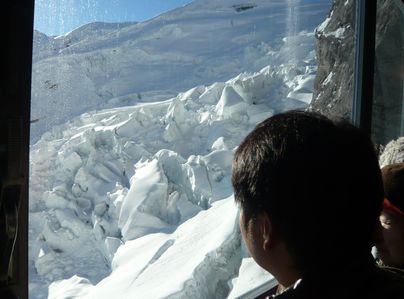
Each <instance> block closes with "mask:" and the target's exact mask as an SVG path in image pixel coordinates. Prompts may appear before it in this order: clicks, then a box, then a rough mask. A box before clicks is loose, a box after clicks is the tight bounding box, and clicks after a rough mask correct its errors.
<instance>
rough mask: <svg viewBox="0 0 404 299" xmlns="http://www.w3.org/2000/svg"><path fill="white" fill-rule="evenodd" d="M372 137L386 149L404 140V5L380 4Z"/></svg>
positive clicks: (395, 3) (388, 2) (381, 2)
mask: <svg viewBox="0 0 404 299" xmlns="http://www.w3.org/2000/svg"><path fill="white" fill-rule="evenodd" d="M377 10H378V12H377V23H376V25H377V26H376V53H375V55H376V59H375V84H374V107H373V127H372V129H373V137H374V140H375V142H376V143H378V144H380V145H382V146H385V145H386V144H387V143H388V142H390V141H392V140H395V139H397V138H398V137H400V136H404V105H403V103H404V95H403V91H404V30H403V28H404V4H403V2H402V1H381V0H379V1H378V2H377Z"/></svg>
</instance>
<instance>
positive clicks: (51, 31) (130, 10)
mask: <svg viewBox="0 0 404 299" xmlns="http://www.w3.org/2000/svg"><path fill="white" fill-rule="evenodd" d="M189 2H191V0H36V1H35V17H34V28H35V29H36V30H39V31H41V32H43V33H46V34H47V35H60V34H64V33H66V32H69V31H71V30H73V29H75V28H77V27H79V26H81V25H84V24H87V23H91V22H95V21H102V22H126V21H144V20H147V19H150V18H151V17H153V16H155V15H158V14H160V13H162V12H164V11H167V10H170V9H173V8H175V7H179V6H182V5H184V4H187V3H189Z"/></svg>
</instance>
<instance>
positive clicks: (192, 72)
mask: <svg viewBox="0 0 404 299" xmlns="http://www.w3.org/2000/svg"><path fill="white" fill-rule="evenodd" d="M292 2H293V3H294V5H296V7H295V8H294V10H293V11H292V12H291V11H290V8H289V7H288V5H287V3H288V2H287V1H283V0H282V1H281V0H278V1H263V0H259V1H243V2H241V3H244V4H240V2H239V1H234V0H231V1H195V2H193V3H191V4H189V5H187V6H185V7H181V8H178V9H176V10H173V11H170V12H168V13H165V14H162V15H160V16H157V17H155V18H153V19H151V20H149V21H146V22H142V23H133V24H131V23H125V24H122V25H119V24H103V23H94V24H89V25H85V26H83V27H81V28H78V29H76V30H74V31H72V32H70V33H68V34H66V35H65V36H59V37H56V38H54V37H47V36H45V35H43V34H40V33H38V32H36V34H35V40H34V55H33V61H34V64H33V72H32V74H33V77H32V119H34V120H36V122H35V123H34V124H33V126H32V130H31V139H32V141H33V142H34V141H36V140H37V139H38V138H39V136H40V135H41V134H42V133H44V132H45V131H46V130H48V129H50V128H51V127H52V126H54V125H57V124H61V123H63V122H64V121H67V120H68V119H69V118H70V117H71V116H72V115H73V116H77V115H79V114H80V113H83V112H86V111H88V110H91V109H95V108H100V107H117V106H124V105H129V104H134V103H136V102H143V101H155V100H162V99H164V98H166V97H167V96H175V95H176V94H177V93H178V92H181V91H184V90H187V89H189V88H192V87H194V86H197V85H200V84H205V85H209V84H212V83H214V82H217V81H224V80H228V79H229V78H231V77H234V76H236V75H238V74H239V73H241V72H243V71H257V70H259V69H261V68H262V67H264V66H266V65H269V64H272V63H274V62H273V61H274V57H273V56H272V55H270V53H273V51H275V52H276V51H278V50H279V46H280V44H281V43H280V41H281V39H282V38H283V37H284V36H285V35H286V34H287V35H294V34H296V33H297V32H298V31H301V30H309V31H311V30H313V28H314V27H315V26H316V25H318V23H319V20H320V19H321V18H323V17H324V15H325V14H326V10H327V9H328V6H329V4H328V3H327V1H316V2H314V3H313V1H309V3H308V4H306V3H305V2H306V1H292ZM243 7H247V8H248V7H251V8H250V9H246V10H242V8H243ZM291 13H293V14H296V13H299V14H300V15H301V16H300V18H298V19H293V16H291ZM289 43H290V45H291V46H292V45H293V40H291V41H290V42H289ZM308 46H309V47H312V43H310V45H308ZM290 49H291V50H290V52H291V53H288V54H289V55H288V56H285V57H276V63H277V64H279V63H281V62H287V61H290V59H291V58H295V59H302V58H303V57H301V56H299V53H298V51H295V47H290ZM299 51H300V50H299ZM292 52H293V53H292ZM282 60H283V61H282ZM78 91H80V92H78ZM66 99H68V101H66Z"/></svg>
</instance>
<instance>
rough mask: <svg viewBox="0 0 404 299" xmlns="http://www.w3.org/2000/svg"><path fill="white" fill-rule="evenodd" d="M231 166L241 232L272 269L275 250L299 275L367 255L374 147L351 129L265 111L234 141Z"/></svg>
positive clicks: (377, 189)
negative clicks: (237, 143) (268, 114)
mask: <svg viewBox="0 0 404 299" xmlns="http://www.w3.org/2000/svg"><path fill="white" fill-rule="evenodd" d="M232 171H233V173H232V184H233V188H234V195H235V200H236V202H238V203H239V205H240V208H241V217H240V222H241V223H240V226H241V229H242V232H243V237H244V238H245V239H247V240H246V243H247V246H248V248H249V251H250V253H251V255H252V256H253V257H254V259H255V260H256V262H257V263H258V264H260V265H261V266H262V267H264V268H265V269H266V270H268V271H269V272H271V273H272V274H274V273H273V272H272V270H273V269H271V264H272V263H273V260H271V259H276V258H278V257H275V256H271V254H272V251H271V250H273V249H274V248H277V249H276V250H274V251H273V252H277V253H276V255H278V253H279V248H284V249H285V250H286V251H287V254H288V255H289V256H290V260H291V262H292V264H293V266H294V267H295V269H296V270H297V271H298V272H299V274H300V275H301V276H304V275H305V274H306V273H309V272H311V271H312V270H317V269H318V267H327V266H331V265H335V264H336V263H340V262H341V261H343V262H349V260H350V259H352V260H354V259H356V258H357V257H360V256H367V255H368V254H369V253H370V251H371V247H372V242H373V237H374V234H375V230H376V228H377V225H378V221H379V219H378V218H379V214H380V210H381V206H382V201H383V186H382V180H381V175H380V169H379V165H378V161H377V156H376V154H375V151H374V147H373V144H372V142H371V140H370V139H369V137H368V136H367V135H366V134H364V133H363V132H362V131H360V130H359V129H357V128H355V127H354V126H352V125H350V124H348V123H346V122H343V121H331V120H329V119H327V118H325V117H324V116H321V115H319V114H315V113H311V112H303V111H290V112H286V113H282V114H278V115H275V116H272V117H270V118H268V119H266V120H265V121H263V122H262V123H260V124H258V125H257V127H256V128H255V129H254V130H253V131H252V132H251V133H250V134H249V135H248V136H247V137H246V138H245V139H244V141H243V142H242V143H241V144H240V146H239V147H238V149H237V150H236V153H235V157H234V160H233V170H232ZM257 227H258V228H259V229H257ZM254 234H255V235H254ZM260 234H262V235H263V236H260ZM271 242H272V243H271ZM276 244H281V245H282V246H281V247H277V246H276ZM278 262H279V261H278ZM274 275H275V274H274ZM275 277H276V275H275ZM276 278H277V277H276Z"/></svg>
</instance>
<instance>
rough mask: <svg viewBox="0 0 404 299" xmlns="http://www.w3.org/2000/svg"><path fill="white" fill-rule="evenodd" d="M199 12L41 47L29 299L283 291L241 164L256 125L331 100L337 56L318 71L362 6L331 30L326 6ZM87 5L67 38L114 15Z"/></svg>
mask: <svg viewBox="0 0 404 299" xmlns="http://www.w3.org/2000/svg"><path fill="white" fill-rule="evenodd" d="M133 2H134V1H133ZM133 2H130V3H133ZM186 2H187V1H185V2H182V3H180V2H178V4H177V5H178V7H177V8H175V9H173V10H170V11H167V12H163V11H164V9H166V8H164V7H163V6H161V7H163V8H164V9H162V11H161V12H160V14H159V15H157V16H155V17H152V18H149V19H147V20H145V21H141V22H136V21H137V19H136V18H134V19H130V20H128V19H124V18H122V19H121V18H119V17H117V19H115V20H109V21H112V23H106V22H101V21H103V20H105V19H97V22H92V23H90V24H85V25H83V26H81V27H79V28H76V29H74V30H71V31H70V32H68V33H65V32H63V35H58V36H50V35H52V34H54V33H50V34H45V33H43V32H40V31H35V33H34V53H33V72H32V111H31V114H32V118H33V119H34V120H35V121H34V122H33V123H32V128H31V132H32V134H31V164H30V166H31V170H30V295H31V297H32V298H44V297H47V296H49V297H50V298H64V297H66V296H78V297H85V296H88V297H91V298H117V297H119V298H138V297H141V298H166V297H170V296H172V297H175V298H216V297H217V298H226V297H230V298H233V297H237V296H239V295H242V294H243V293H245V292H249V291H251V290H257V289H258V288H259V287H261V286H262V284H263V283H267V286H268V285H270V284H271V283H272V284H273V283H274V282H273V281H272V282H271V276H270V275H269V274H267V273H264V272H263V271H262V270H261V269H260V268H258V267H257V266H256V265H255V263H254V262H253V261H252V260H251V259H250V258H248V257H247V256H246V250H245V248H244V247H243V245H242V242H241V238H240V234H239V230H238V225H237V217H238V212H237V208H236V207H235V205H234V203H233V199H232V189H231V184H230V173H231V160H232V153H233V150H234V149H235V147H236V146H237V145H238V144H239V142H240V141H241V140H242V138H243V137H244V136H245V135H246V134H247V133H248V132H249V131H250V130H251V129H252V128H253V127H254V126H255V125H256V124H257V123H258V122H259V121H261V120H263V119H265V118H267V117H268V116H270V115H272V114H274V113H278V112H281V111H284V110H287V109H295V108H307V107H308V106H309V104H310V103H311V100H312V95H313V88H314V87H313V86H314V81H316V84H317V85H318V87H319V86H320V85H321V86H325V85H327V84H330V86H331V85H332V86H334V77H333V76H334V75H335V76H339V75H338V71H337V69H332V68H327V65H329V63H328V62H327V58H326V56H322V60H321V72H322V73H321V75H322V76H323V77H322V78H321V79H319V78H317V79H316V74H317V60H316V57H319V55H322V54H324V52H321V53H320V52H319V51H324V50H327V46H326V45H327V44H328V45H338V44H339V45H342V44H344V43H343V41H344V40H345V39H346V38H350V36H351V33H352V28H349V26H348V25H349V22H348V21H347V22H346V23H341V22H340V23H338V18H342V17H343V16H344V10H347V9H348V8H349V9H351V8H352V7H353V1H346V2H344V3H342V4H341V6H335V7H333V10H334V13H332V14H329V11H330V6H331V1H323V0H321V1H320V0H318V1H316V0H310V1H309V0H301V1H284V0H282V1H281V0H278V1H264V0H258V1H253V2H250V1H244V2H243V3H240V2H239V1H234V0H226V1H219V0H217V1H215V0H205V1H202V0H196V1H193V2H191V3H189V4H186V5H185V6H183V4H185V3H186ZM38 3H39V4H41V5H44V2H40V1H39V2H37V4H38ZM49 3H51V4H49V5H59V4H58V3H56V2H49ZM62 3H63V2H62ZM69 3H70V2H69ZM72 3H73V2H72ZM75 3H76V4H75V5H74V9H73V8H72V9H71V10H69V11H70V12H71V14H68V15H67V18H68V19H66V20H64V21H63V22H62V24H65V25H66V24H68V23H69V22H70V21H69V20H70V18H72V19H74V18H75V17H76V13H77V15H82V14H83V11H86V10H88V9H89V8H91V9H93V10H94V11H93V12H92V14H93V15H95V16H103V15H114V14H115V13H114V12H113V11H110V10H109V9H112V8H111V7H107V6H106V5H107V4H102V3H103V2H101V1H100V2H97V4H96V5H95V4H94V5H93V6H91V5H90V4H91V3H92V2H91V1H90V2H88V1H85V3H84V2H83V3H81V2H75ZM105 3H106V2H105ZM112 3H113V4H114V7H115V8H116V9H121V8H122V7H125V8H126V10H127V13H128V15H131V13H130V11H131V10H133V11H136V9H138V8H139V9H140V7H146V8H147V7H149V8H150V9H151V8H152V7H155V4H156V3H160V4H159V5H163V4H162V3H163V1H154V2H153V3H152V4H151V3H149V2H147V3H148V4H145V5H142V4H141V3H142V1H136V3H137V5H138V6H139V7H133V5H132V4H131V6H127V5H129V4H128V3H129V1H113V2H112ZM145 3H146V2H145ZM89 5H90V6H89ZM343 5H345V6H343ZM344 7H345V8H344ZM52 9H53V10H55V11H59V10H60V9H61V8H60V7H57V6H55V7H52ZM98 10H101V12H99V11H98ZM105 11H107V13H105ZM73 12H74V14H73ZM103 12H104V13H103ZM328 14H329V17H328V18H327V15H328ZM60 16H61V17H62V18H64V14H60ZM332 16H334V17H332ZM47 17H49V18H51V17H53V16H46V15H45V16H44V15H41V13H40V10H39V9H38V10H37V11H36V15H35V18H36V20H38V19H41V18H42V19H45V20H46V18H47ZM336 17H337V19H335V18H336ZM336 20H337V21H336ZM122 21H124V22H122ZM320 24H321V25H320ZM341 24H342V25H341ZM319 25H320V27H318V26H319ZM66 28H67V25H66V27H64V28H62V30H63V29H66ZM316 28H317V30H316ZM69 30H70V29H69ZM60 33H62V32H59V33H58V34H60ZM320 37H321V38H320ZM316 38H317V39H318V40H319V42H321V39H323V41H325V43H323V47H317V48H316ZM344 51H345V50H344V49H342V50H341V51H340V54H341V55H345V52H344ZM329 53H331V52H329ZM339 60H341V58H339ZM333 74H334V75H333ZM317 94H318V93H317ZM326 107H328V106H327V105H323V108H324V109H328V108H326ZM317 108H318V106H317ZM347 109H348V110H349V108H347ZM328 110H329V109H328ZM251 277H253V278H254V282H251V281H250V278H251ZM247 283H248V286H247ZM48 287H49V289H48Z"/></svg>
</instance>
